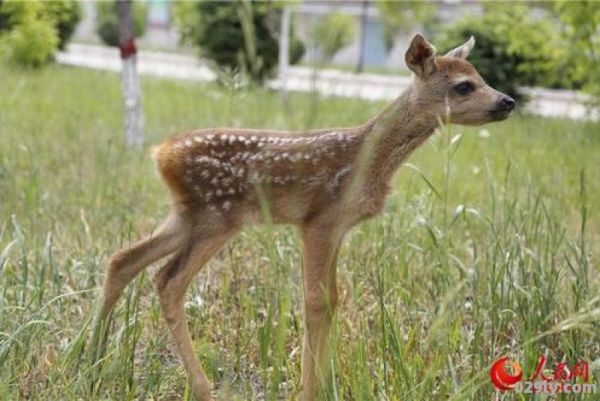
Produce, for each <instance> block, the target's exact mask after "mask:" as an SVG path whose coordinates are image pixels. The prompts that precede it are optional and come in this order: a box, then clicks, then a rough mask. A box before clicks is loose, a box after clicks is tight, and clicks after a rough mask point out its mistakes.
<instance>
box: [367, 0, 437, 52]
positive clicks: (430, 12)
mask: <svg viewBox="0 0 600 401" xmlns="http://www.w3.org/2000/svg"><path fill="white" fill-rule="evenodd" d="M377 8H378V10H379V17H380V18H381V22H382V23H383V37H384V40H385V44H386V47H387V48H388V50H390V49H391V48H392V47H393V46H394V39H395V38H396V35H397V34H398V33H399V32H407V31H410V30H411V29H412V28H413V27H414V26H415V24H418V23H424V24H426V23H428V22H430V21H432V20H433V19H434V18H435V15H436V12H437V5H436V4H435V2H430V1H378V2H377Z"/></svg>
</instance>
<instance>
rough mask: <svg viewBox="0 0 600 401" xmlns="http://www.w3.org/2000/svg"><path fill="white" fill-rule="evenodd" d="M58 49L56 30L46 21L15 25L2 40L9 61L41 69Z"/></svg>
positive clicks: (36, 20)
mask: <svg viewBox="0 0 600 401" xmlns="http://www.w3.org/2000/svg"><path fill="white" fill-rule="evenodd" d="M57 48H58V34H57V31H56V28H55V27H54V26H53V25H52V23H51V22H50V21H48V20H44V19H32V20H30V21H27V23H22V24H18V25H15V26H14V27H13V28H12V29H11V30H10V32H9V33H7V34H6V36H5V37H3V40H2V52H3V53H4V55H5V57H6V58H7V59H8V61H9V62H11V63H14V64H18V65H24V66H31V67H39V66H41V65H43V64H45V63H47V62H48V61H49V60H51V59H52V55H53V54H54V52H55V51H56V49H57Z"/></svg>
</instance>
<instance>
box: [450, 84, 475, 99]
mask: <svg viewBox="0 0 600 401" xmlns="http://www.w3.org/2000/svg"><path fill="white" fill-rule="evenodd" d="M454 90H455V91H456V93H458V94H459V95H462V96H466V95H468V94H469V93H471V92H473V91H474V90H475V86H474V85H473V83H472V82H470V81H464V82H461V83H459V84H456V85H454Z"/></svg>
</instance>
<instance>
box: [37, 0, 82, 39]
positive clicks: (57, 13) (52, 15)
mask: <svg viewBox="0 0 600 401" xmlns="http://www.w3.org/2000/svg"><path fill="white" fill-rule="evenodd" d="M41 14H42V16H43V17H45V18H48V19H49V20H51V21H53V22H54V26H55V27H56V30H57V31H58V48H59V49H61V50H62V49H64V48H65V47H66V45H67V42H68V41H69V39H70V38H71V36H72V35H73V32H75V28H76V27H77V24H78V23H79V21H80V20H81V5H80V4H79V2H77V1H69V0H62V1H58V0H52V1H47V2H44V3H43V6H42V8H41Z"/></svg>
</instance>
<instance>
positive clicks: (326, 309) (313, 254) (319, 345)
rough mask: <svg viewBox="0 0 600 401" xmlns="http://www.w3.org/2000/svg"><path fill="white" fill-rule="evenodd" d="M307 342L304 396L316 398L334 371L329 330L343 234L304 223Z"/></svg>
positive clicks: (309, 398) (311, 399)
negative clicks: (306, 225) (338, 256)
mask: <svg viewBox="0 0 600 401" xmlns="http://www.w3.org/2000/svg"><path fill="white" fill-rule="evenodd" d="M302 237H303V242H304V255H303V257H304V343H303V350H302V400H303V401H313V400H314V399H315V397H316V396H317V393H318V392H319V390H320V389H324V388H326V387H327V383H328V381H329V380H328V379H329V377H330V375H331V369H330V361H329V331H330V328H331V321H332V319H333V315H334V313H335V309H336V306H337V301H338V295H337V284H336V263H337V255H338V250H339V246H340V243H341V240H342V235H337V233H335V232H334V231H333V230H332V229H330V228H328V227H319V226H318V225H317V226H312V227H304V228H303V232H302Z"/></svg>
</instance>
